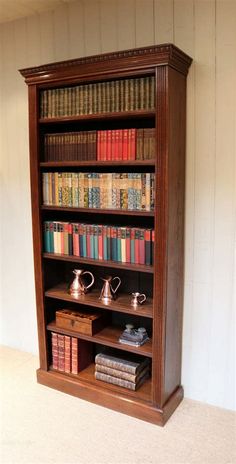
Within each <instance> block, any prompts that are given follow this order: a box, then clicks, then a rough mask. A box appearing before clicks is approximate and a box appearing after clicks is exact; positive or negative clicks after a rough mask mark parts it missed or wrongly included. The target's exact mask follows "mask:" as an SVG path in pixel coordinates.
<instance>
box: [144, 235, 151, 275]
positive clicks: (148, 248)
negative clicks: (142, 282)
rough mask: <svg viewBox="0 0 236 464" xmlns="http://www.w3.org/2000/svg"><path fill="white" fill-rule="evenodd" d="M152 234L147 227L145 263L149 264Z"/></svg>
mask: <svg viewBox="0 0 236 464" xmlns="http://www.w3.org/2000/svg"><path fill="white" fill-rule="evenodd" d="M151 234H152V231H151V230H150V229H146V230H145V232H144V235H145V264H146V265H147V266H150V265H151V238H152V237H151Z"/></svg>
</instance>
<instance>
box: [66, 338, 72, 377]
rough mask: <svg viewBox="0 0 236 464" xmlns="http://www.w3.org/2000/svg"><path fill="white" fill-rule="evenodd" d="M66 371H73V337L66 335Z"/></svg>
mask: <svg viewBox="0 0 236 464" xmlns="http://www.w3.org/2000/svg"><path fill="white" fill-rule="evenodd" d="M65 372H67V373H68V374H69V373H70V372H71V337H68V336H67V335H65Z"/></svg>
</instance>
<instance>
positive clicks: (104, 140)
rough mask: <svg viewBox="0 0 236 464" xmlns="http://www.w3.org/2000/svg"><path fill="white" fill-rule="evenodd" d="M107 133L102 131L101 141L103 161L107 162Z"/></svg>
mask: <svg viewBox="0 0 236 464" xmlns="http://www.w3.org/2000/svg"><path fill="white" fill-rule="evenodd" d="M107 132H108V131H106V130H105V131H102V139H101V160H102V161H107Z"/></svg>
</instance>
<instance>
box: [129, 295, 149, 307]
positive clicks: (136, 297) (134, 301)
mask: <svg viewBox="0 0 236 464" xmlns="http://www.w3.org/2000/svg"><path fill="white" fill-rule="evenodd" d="M132 296H133V298H132V300H131V305H132V306H138V304H143V303H144V301H146V299H147V297H146V295H145V294H144V293H139V292H135V293H132Z"/></svg>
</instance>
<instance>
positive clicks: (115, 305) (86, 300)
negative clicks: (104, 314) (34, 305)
mask: <svg viewBox="0 0 236 464" xmlns="http://www.w3.org/2000/svg"><path fill="white" fill-rule="evenodd" d="M45 296H46V297H48V298H55V299H58V300H62V301H70V302H71V303H76V304H79V305H86V306H92V307H94V308H100V309H105V310H108V311H117V312H121V313H126V314H130V315H133V316H143V317H148V318H152V317H153V301H152V299H151V298H148V299H147V301H146V302H145V304H144V305H142V306H141V305H139V306H137V308H135V309H134V308H133V307H132V306H131V305H130V301H131V295H128V294H122V293H121V294H120V293H119V295H118V297H117V299H116V300H113V301H111V302H110V303H109V305H106V304H105V303H103V302H102V301H101V300H99V296H100V291H99V290H93V291H92V292H90V293H87V294H86V295H82V296H80V297H79V298H75V297H73V296H71V295H70V293H69V292H68V285H67V284H65V283H61V284H59V285H56V286H55V287H52V288H50V289H48V290H47V291H46V292H45Z"/></svg>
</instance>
